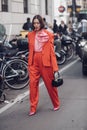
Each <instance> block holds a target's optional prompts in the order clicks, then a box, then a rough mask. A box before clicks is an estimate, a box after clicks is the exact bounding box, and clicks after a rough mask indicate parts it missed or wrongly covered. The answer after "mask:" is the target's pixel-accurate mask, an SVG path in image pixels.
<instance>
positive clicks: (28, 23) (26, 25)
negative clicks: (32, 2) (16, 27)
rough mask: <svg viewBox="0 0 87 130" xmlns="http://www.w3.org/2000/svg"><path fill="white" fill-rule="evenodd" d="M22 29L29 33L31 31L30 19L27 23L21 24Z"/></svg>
mask: <svg viewBox="0 0 87 130" xmlns="http://www.w3.org/2000/svg"><path fill="white" fill-rule="evenodd" d="M23 29H24V30H26V31H29V32H31V31H32V23H31V21H30V18H27V22H25V23H24V24H23Z"/></svg>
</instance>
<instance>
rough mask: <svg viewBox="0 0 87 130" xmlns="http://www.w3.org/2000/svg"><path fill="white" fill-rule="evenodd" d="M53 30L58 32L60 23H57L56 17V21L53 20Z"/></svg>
mask: <svg viewBox="0 0 87 130" xmlns="http://www.w3.org/2000/svg"><path fill="white" fill-rule="evenodd" d="M53 32H54V33H58V25H57V21H56V19H54V22H53Z"/></svg>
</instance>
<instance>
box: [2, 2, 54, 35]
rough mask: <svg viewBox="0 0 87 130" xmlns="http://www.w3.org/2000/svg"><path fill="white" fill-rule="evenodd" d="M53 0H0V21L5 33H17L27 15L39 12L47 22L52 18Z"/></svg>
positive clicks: (30, 15)
mask: <svg viewBox="0 0 87 130" xmlns="http://www.w3.org/2000/svg"><path fill="white" fill-rule="evenodd" d="M52 3H53V0H0V23H1V24H4V26H5V28H6V33H7V35H14V34H19V33H20V31H21V30H22V26H23V23H24V22H26V19H27V17H30V18H31V20H32V18H33V16H34V15H36V14H40V15H41V16H42V17H45V18H46V20H47V22H49V23H50V22H52V20H53V4H52Z"/></svg>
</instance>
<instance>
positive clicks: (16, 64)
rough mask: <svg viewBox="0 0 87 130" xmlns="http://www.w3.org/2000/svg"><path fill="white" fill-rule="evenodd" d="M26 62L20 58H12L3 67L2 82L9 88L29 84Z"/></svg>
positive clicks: (23, 86) (21, 87)
mask: <svg viewBox="0 0 87 130" xmlns="http://www.w3.org/2000/svg"><path fill="white" fill-rule="evenodd" d="M27 67H28V65H27V62H25V61H23V60H21V59H13V60H10V61H8V62H7V64H6V65H5V66H4V67H3V71H2V74H3V77H4V83H5V84H6V85H7V86H8V87H9V88H11V89H16V90H19V89H23V88H25V87H26V86H28V84H29V75H28V69H27ZM16 72H17V74H16Z"/></svg>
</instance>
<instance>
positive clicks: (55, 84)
mask: <svg viewBox="0 0 87 130" xmlns="http://www.w3.org/2000/svg"><path fill="white" fill-rule="evenodd" d="M62 84H63V78H62V76H61V75H60V73H59V72H58V78H57V79H56V80H55V79H54V80H52V87H59V86H61V85H62Z"/></svg>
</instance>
